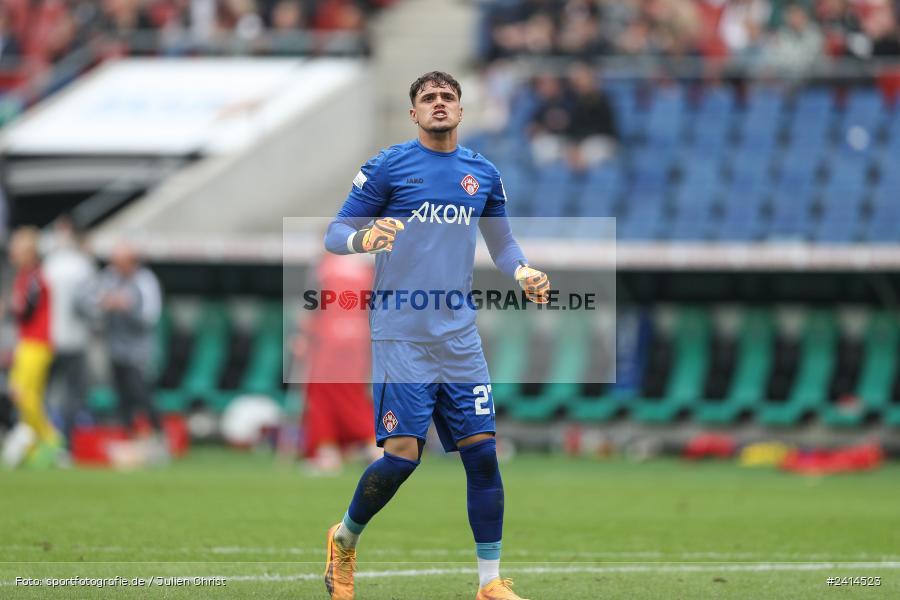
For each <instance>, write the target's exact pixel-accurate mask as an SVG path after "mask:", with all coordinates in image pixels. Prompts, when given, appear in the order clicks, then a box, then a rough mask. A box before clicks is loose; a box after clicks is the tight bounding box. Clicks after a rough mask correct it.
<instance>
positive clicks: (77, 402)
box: [0, 215, 164, 466]
mask: <svg viewBox="0 0 900 600" xmlns="http://www.w3.org/2000/svg"><path fill="white" fill-rule="evenodd" d="M9 262H10V267H11V269H9V271H12V272H13V273H14V279H13V281H12V284H11V285H10V286H9V287H10V292H9V294H8V297H5V298H3V301H2V303H0V320H2V321H3V325H4V326H3V328H2V342H3V343H2V344H0V349H2V350H0V369H2V371H3V374H4V376H5V377H4V379H5V381H4V383H5V385H4V386H3V390H4V393H3V394H2V396H3V397H2V398H0V404H3V405H5V407H4V409H3V410H2V411H0V413H2V415H3V419H0V427H3V428H4V429H6V428H8V427H11V426H12V425H13V423H14V421H12V420H11V417H12V411H10V410H9V409H10V408H11V407H15V409H16V410H15V412H17V413H18V420H19V423H20V425H24V427H19V429H18V431H20V432H21V433H20V434H19V435H22V436H25V438H26V439H25V440H24V443H22V444H20V445H18V446H17V449H15V448H14V449H11V446H10V445H9V444H7V445H5V446H4V450H3V462H4V463H5V464H7V465H10V466H14V465H16V464H18V463H19V462H21V461H22V460H24V459H25V458H26V457H27V458H28V460H29V461H32V462H34V463H35V464H41V463H46V464H52V463H54V462H57V461H59V460H60V458H61V457H64V456H66V452H65V448H66V447H67V445H69V444H70V443H71V441H72V434H73V431H74V429H75V426H76V424H77V421H78V419H79V417H81V416H83V414H82V413H83V412H84V411H85V408H86V406H87V397H88V391H89V386H90V385H91V381H90V379H91V377H90V376H89V371H90V370H91V369H90V368H89V364H88V363H89V360H88V355H89V349H90V347H91V346H92V339H93V338H94V337H95V336H96V337H97V339H98V341H100V343H101V347H102V349H103V351H104V354H105V355H106V357H107V358H108V368H109V371H110V379H111V380H112V384H113V386H114V388H115V390H116V396H117V399H118V402H117V408H118V411H119V420H120V423H121V424H122V425H124V426H125V427H131V426H132V424H134V422H135V416H136V414H146V417H147V419H148V420H149V426H150V427H151V428H152V431H153V432H155V433H156V434H157V435H159V434H161V432H162V421H161V419H160V416H159V414H158V412H157V411H156V409H155V408H154V406H153V403H152V398H151V389H152V381H153V380H154V378H155V373H154V372H153V368H154V357H155V352H156V341H155V336H154V332H155V329H156V326H157V323H158V321H159V318H160V312H161V310H162V293H161V289H160V284H159V282H158V280H157V279H156V276H155V275H154V274H153V273H152V272H151V271H150V270H149V269H147V268H145V267H143V266H142V265H141V263H140V262H139V260H138V257H137V254H136V252H135V250H134V249H133V248H132V247H131V246H130V245H129V244H127V243H125V242H122V243H120V244H119V245H118V246H117V247H116V248H115V250H114V251H113V252H112V255H111V257H110V260H109V264H108V266H107V267H106V268H104V269H102V270H98V269H97V266H96V262H95V258H94V257H93V256H92V255H91V254H90V253H89V252H88V251H87V249H86V248H85V246H84V244H83V242H82V239H81V237H80V235H79V233H78V232H77V231H76V230H75V228H74V226H73V224H72V221H71V220H70V219H69V218H68V217H67V216H65V215H64V216H62V217H60V218H59V219H57V221H56V222H55V225H54V227H53V228H52V231H47V232H45V233H44V234H43V235H42V234H41V233H40V230H38V229H37V228H35V227H20V228H18V229H16V230H15V231H14V232H13V234H12V236H11V239H10V243H9ZM4 287H6V286H4ZM6 316H9V317H10V319H9V320H8V321H6V320H5V319H4V317H6ZM6 325H11V326H12V327H11V328H7V327H6ZM12 339H15V344H12V343H10V341H11V340H12ZM7 392H8V393H7ZM51 414H52V415H53V416H52V417H51ZM155 446H158V447H160V448H164V445H163V444H161V443H158V442H157V443H156V444H155ZM16 450H17V451H16Z"/></svg>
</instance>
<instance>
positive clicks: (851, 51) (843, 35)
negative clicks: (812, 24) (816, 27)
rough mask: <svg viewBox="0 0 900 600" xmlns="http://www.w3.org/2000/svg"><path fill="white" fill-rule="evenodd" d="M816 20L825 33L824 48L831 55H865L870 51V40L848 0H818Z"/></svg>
mask: <svg viewBox="0 0 900 600" xmlns="http://www.w3.org/2000/svg"><path fill="white" fill-rule="evenodd" d="M815 14H816V20H817V21H818V22H819V23H821V25H822V32H823V34H824V35H825V50H826V51H827V53H828V54H829V55H831V56H857V57H866V56H869V55H870V54H871V52H872V44H871V42H870V40H869V39H868V38H867V37H866V36H865V34H863V32H862V24H861V23H860V21H859V18H858V17H857V15H856V12H855V11H854V10H853V8H852V7H851V6H850V2H849V0H820V1H819V3H818V5H817V6H816V13H815Z"/></svg>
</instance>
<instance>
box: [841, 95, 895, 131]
mask: <svg viewBox="0 0 900 600" xmlns="http://www.w3.org/2000/svg"><path fill="white" fill-rule="evenodd" d="M884 121H885V107H884V100H883V99H882V96H881V93H880V92H879V91H878V90H876V89H873V88H864V89H853V90H851V92H850V95H849V97H848V98H847V106H846V107H845V108H844V113H843V114H842V115H841V120H840V128H841V134H842V135H843V134H845V133H846V132H847V130H848V129H849V128H851V127H862V128H863V129H865V130H866V131H867V132H868V133H869V135H871V136H872V137H874V136H875V135H876V134H877V133H878V131H879V130H880V129H881V126H882V125H883V124H884Z"/></svg>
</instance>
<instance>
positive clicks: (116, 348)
mask: <svg viewBox="0 0 900 600" xmlns="http://www.w3.org/2000/svg"><path fill="white" fill-rule="evenodd" d="M92 287H93V289H92V293H91V294H90V295H89V296H88V297H86V298H84V299H82V300H80V303H79V305H80V308H81V310H82V311H83V312H84V313H85V314H87V315H90V316H91V317H93V319H95V320H96V321H97V322H98V323H99V325H100V326H101V327H102V332H103V336H104V340H105V343H106V350H107V353H108V354H109V359H110V363H111V365H112V374H113V384H114V386H115V389H116V395H117V397H118V401H119V413H120V415H121V419H122V423H123V425H125V426H126V427H131V426H133V424H134V414H135V412H136V411H142V412H145V413H146V414H147V417H148V418H149V420H150V425H151V426H152V427H153V429H154V430H155V431H156V432H157V433H160V432H161V431H162V423H161V421H160V418H159V414H158V413H157V412H156V409H155V408H154V406H153V401H152V393H151V392H152V389H151V388H152V383H151V382H152V381H153V376H154V373H153V357H154V349H155V347H156V339H155V335H154V333H155V329H156V324H157V322H158V321H159V316H160V313H161V310H162V294H161V292H160V287H159V282H158V281H157V279H156V276H155V275H154V274H153V272H152V271H150V270H149V269H147V268H146V267H143V266H141V264H140V262H139V261H138V257H137V254H136V253H135V250H134V248H132V247H131V246H130V245H129V244H127V243H126V242H120V243H119V244H118V245H117V246H116V247H115V248H114V249H113V252H112V256H111V257H110V264H109V265H108V266H107V267H106V268H105V269H104V270H103V271H102V272H101V273H100V276H99V278H98V280H97V282H96V284H95V285H94V286H92Z"/></svg>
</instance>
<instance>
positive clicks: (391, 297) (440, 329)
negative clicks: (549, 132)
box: [325, 140, 526, 342]
mask: <svg viewBox="0 0 900 600" xmlns="http://www.w3.org/2000/svg"><path fill="white" fill-rule="evenodd" d="M379 217H394V218H396V219H399V220H401V221H402V222H403V224H404V226H405V229H404V230H403V231H401V232H400V233H399V234H398V235H397V238H396V240H395V241H394V248H393V251H392V252H390V253H384V254H378V255H376V260H375V284H374V286H373V291H374V293H375V296H374V298H373V310H372V311H371V313H370V315H371V316H370V321H371V329H372V339H373V340H406V341H424V342H428V341H439V340H442V339H447V338H449V337H453V336H456V335H460V334H462V333H466V332H468V331H471V330H473V329H474V327H475V310H474V309H473V308H472V306H471V304H472V303H471V302H467V301H464V302H463V303H462V306H459V304H460V303H459V302H458V299H459V298H460V296H463V297H465V296H466V295H467V294H469V292H470V291H471V288H472V269H473V265H474V260H475V245H476V239H477V232H476V229H480V230H481V233H482V236H484V240H485V242H486V243H487V247H488V250H489V251H490V254H491V257H492V258H493V260H494V263H495V264H496V265H497V267H498V268H499V269H500V270H501V271H503V272H504V273H506V274H508V275H510V276H512V275H513V274H514V273H515V270H516V267H517V266H518V265H519V264H521V263H523V262H525V260H526V259H525V255H524V254H523V253H522V249H521V248H520V247H519V245H518V243H516V240H515V239H514V238H513V235H512V231H511V230H510V226H509V220H508V218H507V214H506V193H505V192H504V190H503V183H502V182H501V180H500V173H499V172H498V171H497V168H496V167H495V166H494V165H493V164H492V163H491V162H490V161H488V160H487V159H486V158H484V157H483V156H481V155H480V154H477V153H475V152H473V151H472V150H469V149H468V148H465V147H462V146H457V148H456V150H454V151H453V152H436V151H434V150H430V149H428V148H425V147H424V146H422V144H421V143H419V141H418V140H412V141H409V142H406V143H403V144H398V145H395V146H391V147H390V148H387V149H385V150H383V151H381V152H380V153H379V154H378V155H377V156H375V157H374V158H372V159H371V160H369V161H368V162H367V163H366V164H365V165H363V166H362V168H361V169H360V171H359V173H358V174H357V175H356V178H355V179H354V180H353V186H352V188H351V190H350V194H349V195H348V196H347V200H346V201H345V202H344V205H343V207H342V208H341V210H340V211H339V212H338V214H337V217H336V218H335V219H334V221H332V223H331V224H330V225H329V227H328V232H327V233H326V235H325V247H326V248H327V249H328V250H329V251H330V252H334V253H336V254H349V253H351V252H352V251H353V250H352V247H351V245H350V240H351V238H352V236H353V235H354V234H355V233H356V231H357V230H359V229H361V228H363V227H365V226H366V225H367V224H368V223H369V222H370V221H372V220H373V219H375V218H379ZM414 295H415V298H413V296H414ZM423 297H424V298H427V306H425V307H422V306H421V305H422V300H423ZM416 300H418V301H416Z"/></svg>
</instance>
